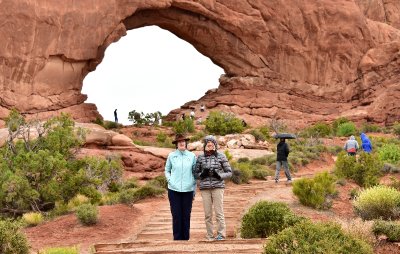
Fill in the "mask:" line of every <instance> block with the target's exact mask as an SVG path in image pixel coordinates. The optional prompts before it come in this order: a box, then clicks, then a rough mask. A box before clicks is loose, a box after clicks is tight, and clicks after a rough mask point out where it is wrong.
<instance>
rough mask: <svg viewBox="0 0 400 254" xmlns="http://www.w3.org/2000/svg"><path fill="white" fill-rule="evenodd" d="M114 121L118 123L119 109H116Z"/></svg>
mask: <svg viewBox="0 0 400 254" xmlns="http://www.w3.org/2000/svg"><path fill="white" fill-rule="evenodd" d="M114 122H116V123H118V115H117V109H115V110H114Z"/></svg>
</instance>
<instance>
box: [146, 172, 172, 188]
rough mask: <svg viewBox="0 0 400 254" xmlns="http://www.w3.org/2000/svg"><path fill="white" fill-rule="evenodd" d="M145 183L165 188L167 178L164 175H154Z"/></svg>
mask: <svg viewBox="0 0 400 254" xmlns="http://www.w3.org/2000/svg"><path fill="white" fill-rule="evenodd" d="M146 185H150V186H154V187H157V188H163V189H167V188H168V181H167V178H166V177H165V176H164V175H160V176H157V177H155V178H154V179H151V180H150V181H148V182H147V183H146Z"/></svg>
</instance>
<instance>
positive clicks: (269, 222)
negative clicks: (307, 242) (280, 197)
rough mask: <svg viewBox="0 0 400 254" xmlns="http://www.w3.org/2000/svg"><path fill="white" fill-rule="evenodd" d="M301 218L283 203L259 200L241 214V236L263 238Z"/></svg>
mask: <svg viewBox="0 0 400 254" xmlns="http://www.w3.org/2000/svg"><path fill="white" fill-rule="evenodd" d="M301 220H304V218H302V217H298V216H296V215H295V214H294V213H293V212H292V211H291V210H290V209H289V207H288V206H287V205H286V204H285V203H281V202H270V201H259V202H257V203H256V204H254V205H253V206H252V207H251V208H250V209H249V210H248V211H247V212H246V214H245V215H244V216H243V219H242V224H241V228H240V235H241V237H242V238H265V237H268V236H270V235H272V234H276V233H278V232H279V231H281V230H283V229H285V228H287V227H290V226H292V225H294V224H296V223H298V222H300V221H301Z"/></svg>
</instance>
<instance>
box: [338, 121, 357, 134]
mask: <svg viewBox="0 0 400 254" xmlns="http://www.w3.org/2000/svg"><path fill="white" fill-rule="evenodd" d="M356 134H357V128H356V125H355V124H354V123H353V122H347V123H342V124H340V125H339V126H338V129H337V135H338V136H340V137H348V136H350V135H356Z"/></svg>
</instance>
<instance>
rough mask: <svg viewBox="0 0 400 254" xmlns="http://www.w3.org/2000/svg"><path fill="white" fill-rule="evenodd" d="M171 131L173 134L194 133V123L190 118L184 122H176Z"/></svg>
mask: <svg viewBox="0 0 400 254" xmlns="http://www.w3.org/2000/svg"><path fill="white" fill-rule="evenodd" d="M172 129H173V131H174V132H175V134H186V133H194V132H195V129H194V122H193V120H192V119H190V117H187V118H185V120H179V121H176V122H175V123H174V124H173V128H172Z"/></svg>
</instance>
